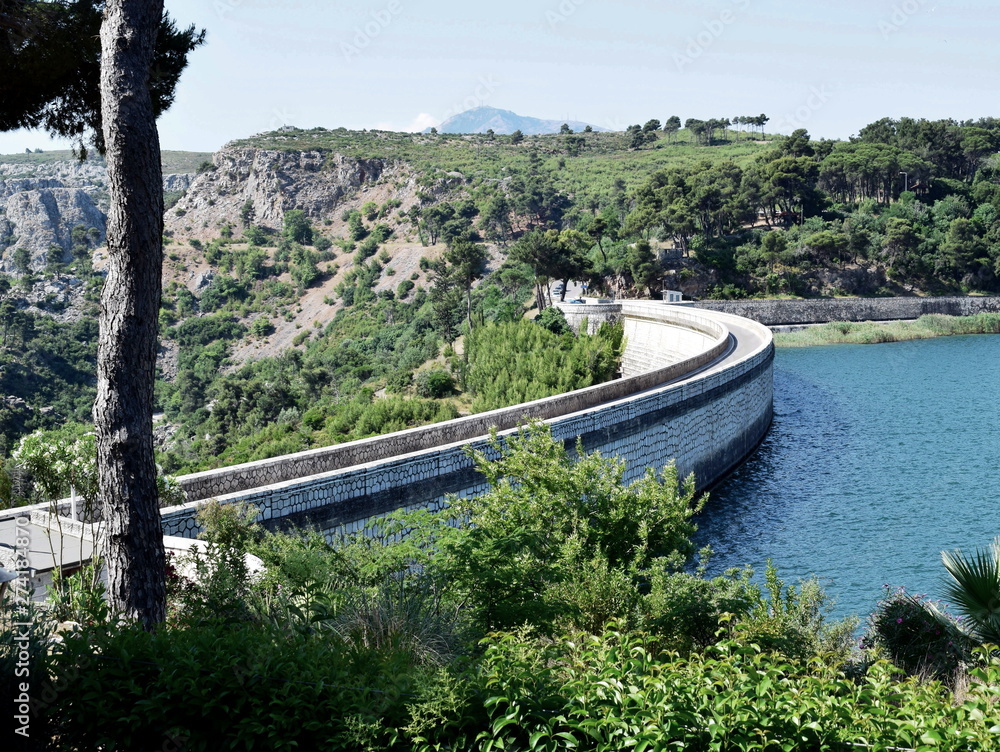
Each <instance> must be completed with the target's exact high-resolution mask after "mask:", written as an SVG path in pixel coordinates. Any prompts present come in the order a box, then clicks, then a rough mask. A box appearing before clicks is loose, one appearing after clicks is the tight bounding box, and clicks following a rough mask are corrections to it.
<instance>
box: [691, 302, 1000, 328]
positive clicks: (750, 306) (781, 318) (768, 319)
mask: <svg viewBox="0 0 1000 752" xmlns="http://www.w3.org/2000/svg"><path fill="white" fill-rule="evenodd" d="M692 305H693V307H695V308H700V309H703V310H707V311H721V312H723V313H730V314H733V315H735V316H743V317H744V318H748V319H753V320H754V321H757V322H759V323H761V324H764V325H765V326H779V325H782V324H825V323H827V322H829V321H897V320H901V319H917V318H920V317H921V316H924V315H926V314H930V313H940V314H945V315H948V316H971V315H973V314H976V313H1000V297H950V298H837V299H834V300H702V301H698V302H696V303H693V304H692Z"/></svg>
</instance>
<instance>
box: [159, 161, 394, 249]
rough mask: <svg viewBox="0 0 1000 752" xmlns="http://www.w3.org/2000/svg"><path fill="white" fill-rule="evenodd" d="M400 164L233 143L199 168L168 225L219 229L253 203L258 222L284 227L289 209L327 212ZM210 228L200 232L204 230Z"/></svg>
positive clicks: (183, 231)
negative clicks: (232, 145) (211, 164)
mask: <svg viewBox="0 0 1000 752" xmlns="http://www.w3.org/2000/svg"><path fill="white" fill-rule="evenodd" d="M399 169H400V168H398V167H396V166H394V165H392V164H390V163H387V162H386V161H385V160H382V159H351V158H348V157H344V156H342V155H339V154H331V153H329V152H320V151H289V152H283V151H269V150H265V149H252V148H236V147H228V148H224V149H222V150H221V151H218V152H216V154H215V155H214V157H213V167H212V168H211V169H208V170H205V171H204V172H202V173H201V174H199V175H198V176H197V177H196V178H195V179H194V181H193V182H192V183H191V186H190V188H189V189H188V191H187V193H186V194H185V195H184V197H183V198H181V200H180V201H178V203H177V205H176V206H175V207H174V208H173V209H171V210H170V211H169V212H167V216H166V226H167V229H168V230H170V231H172V232H177V233H181V234H191V233H194V234H205V235H208V236H211V235H214V234H217V228H218V227H220V226H221V225H223V224H227V223H228V224H232V225H238V223H239V222H240V221H241V214H242V212H243V207H244V206H245V205H247V204H249V206H250V209H251V212H252V214H251V217H252V219H251V221H252V223H253V224H256V225H260V226H261V227H267V228H269V229H272V230H280V229H281V226H282V219H283V218H284V215H285V212H286V211H289V210H291V209H301V210H303V211H304V212H305V213H306V215H307V216H309V217H310V218H312V219H319V218H322V217H327V216H329V215H330V213H331V212H333V210H334V209H335V208H336V207H338V206H339V205H340V204H341V203H343V201H344V200H345V198H346V197H347V196H349V195H351V194H353V193H355V192H357V191H358V190H359V189H360V188H362V186H365V185H370V184H373V183H376V182H378V181H379V180H380V179H381V178H382V177H383V175H386V176H387V173H389V174H391V173H394V172H395V171H397V170H399ZM202 229H204V230H206V232H205V233H200V232H199V231H200V230H202Z"/></svg>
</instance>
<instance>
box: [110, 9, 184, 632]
mask: <svg viewBox="0 0 1000 752" xmlns="http://www.w3.org/2000/svg"><path fill="white" fill-rule="evenodd" d="M162 14H163V2H162V0H108V2H107V5H106V7H105V12H104V22H103V24H102V26H101V112H102V116H103V120H104V141H105V145H106V149H107V153H106V159H107V166H108V186H109V194H110V197H111V207H110V210H109V212H108V229H107V238H108V253H109V256H110V261H109V263H108V273H107V279H106V280H105V283H104V290H103V292H102V294H101V321H100V339H99V342H98V350H97V400H96V402H95V403H94V427H95V432H96V434H97V467H98V476H99V487H100V497H101V503H102V506H103V511H104V524H105V535H104V541H103V543H104V546H103V548H104V557H105V565H106V566H107V570H108V600H109V604H110V606H111V608H112V611H113V612H114V613H116V614H118V615H120V616H124V617H126V618H138V619H139V620H141V622H142V623H143V625H144V626H145V627H146V628H147V629H152V628H153V627H154V626H155V625H156V624H158V623H159V622H162V621H163V619H164V617H165V613H166V586H165V581H164V576H165V572H164V555H163V534H162V532H161V528H160V512H159V504H158V499H157V493H156V464H155V461H154V459H153V382H154V378H155V373H156V351H157V317H158V314H159V308H160V271H161V266H162V258H163V179H162V175H161V167H160V142H159V136H158V135H157V132H156V119H155V116H154V114H153V105H152V102H151V99H150V95H149V87H148V81H149V68H150V62H151V61H152V58H153V49H154V45H155V43H156V35H157V31H158V29H159V24H160V18H161V16H162Z"/></svg>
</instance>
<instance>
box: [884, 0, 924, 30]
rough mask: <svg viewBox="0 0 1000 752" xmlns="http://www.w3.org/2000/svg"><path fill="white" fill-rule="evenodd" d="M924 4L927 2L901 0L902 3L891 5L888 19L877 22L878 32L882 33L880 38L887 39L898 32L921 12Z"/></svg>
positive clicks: (921, 0) (922, 0)
mask: <svg viewBox="0 0 1000 752" xmlns="http://www.w3.org/2000/svg"><path fill="white" fill-rule="evenodd" d="M926 4H927V0H903V2H901V3H898V4H896V5H893V6H892V13H891V14H890V15H889V17H888V18H883V19H882V20H881V21H879V22H878V30H879V31H881V32H882V38H883V39H888V38H889V37H891V36H892V35H893V34H895V33H896V32H897V31H900V30H901V29H902V28H903V27H904V26H906V24H908V23H909V22H910V19H911V18H912V17H913V16H915V15H917V13H919V12H920V11H921V10H923V7H924V6H925V5H926Z"/></svg>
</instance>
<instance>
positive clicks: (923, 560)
mask: <svg viewBox="0 0 1000 752" xmlns="http://www.w3.org/2000/svg"><path fill="white" fill-rule="evenodd" d="M998 365H1000V335H979V336H969V337H943V338H940V339H932V340H921V341H914V342H898V343H892V344H885V345H868V346H863V345H840V346H834V347H815V348H796V349H783V350H779V351H778V353H777V356H776V359H775V373H774V382H775V383H774V386H775V397H774V400H775V405H774V407H775V417H774V424H773V426H772V428H771V432H770V433H769V434H768V436H767V438H766V439H765V440H764V442H763V443H762V444H761V446H760V448H759V449H758V451H757V452H756V453H755V455H754V456H753V457H751V458H750V460H748V461H747V462H746V463H744V464H743V465H742V466H741V467H740V468H739V469H738V470H737V471H736V472H735V473H733V474H732V475H731V476H730V477H729V478H727V479H726V480H725V481H723V482H722V483H720V484H719V485H717V486H716V487H715V488H714V489H713V491H712V493H711V496H710V499H709V502H708V504H707V505H706V508H705V511H704V512H703V513H702V514H701V515H700V516H699V518H698V526H699V531H698V533H697V535H696V537H695V541H696V543H697V545H698V546H703V545H711V546H712V549H713V551H714V552H715V553H714V555H713V558H712V566H711V569H712V571H722V570H724V569H726V568H728V567H732V566H741V565H743V564H750V565H751V566H753V567H754V568H755V569H756V570H758V572H762V571H763V569H764V564H765V562H766V560H767V558H768V557H770V558H772V559H773V560H774V562H775V564H776V565H777V566H778V569H779V572H780V573H781V575H782V576H783V577H784V578H785V579H786V580H795V579H797V578H800V577H806V576H809V575H810V574H815V575H816V576H818V577H819V578H820V580H821V581H822V582H823V583H824V585H825V586H826V588H827V592H828V593H830V594H831V595H832V596H834V597H835V598H836V600H837V605H836V612H837V614H838V615H846V614H851V613H853V614H858V615H861V616H864V615H866V614H867V613H868V612H869V611H870V610H871V608H872V606H873V605H874V603H875V601H876V600H877V599H878V598H879V596H880V594H881V586H882V584H883V583H890V584H893V585H904V586H906V588H907V589H908V590H911V591H917V592H930V593H932V594H933V593H940V592H941V591H942V576H943V574H944V569H943V567H942V566H941V558H940V555H941V551H942V550H946V549H953V548H959V547H961V548H965V549H967V550H968V549H971V548H973V547H975V546H984V545H986V544H987V543H988V542H989V541H990V540H992V538H993V536H995V535H997V534H1000V504H998V503H997V499H996V492H995V490H994V489H997V488H1000V462H998V461H997V460H998V456H1000V411H998V409H997V408H998V405H1000V379H998V378H997V377H996V374H997V366H998Z"/></svg>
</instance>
